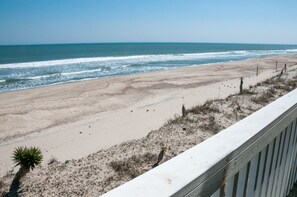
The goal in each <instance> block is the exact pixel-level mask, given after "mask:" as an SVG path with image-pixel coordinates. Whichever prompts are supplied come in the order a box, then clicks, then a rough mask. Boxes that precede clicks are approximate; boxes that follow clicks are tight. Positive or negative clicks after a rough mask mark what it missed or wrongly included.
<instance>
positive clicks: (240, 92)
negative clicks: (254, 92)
mask: <svg viewBox="0 0 297 197" xmlns="http://www.w3.org/2000/svg"><path fill="white" fill-rule="evenodd" d="M242 86H243V77H240V86H239V94H242Z"/></svg>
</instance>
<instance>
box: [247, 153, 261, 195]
mask: <svg viewBox="0 0 297 197" xmlns="http://www.w3.org/2000/svg"><path fill="white" fill-rule="evenodd" d="M259 156H260V153H258V154H257V155H256V156H254V157H253V159H252V160H251V166H250V174H249V178H248V185H247V192H246V196H255V183H256V176H257V169H258V163H260V162H258V160H259V161H260V157H259Z"/></svg>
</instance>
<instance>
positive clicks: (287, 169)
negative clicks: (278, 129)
mask: <svg viewBox="0 0 297 197" xmlns="http://www.w3.org/2000/svg"><path fill="white" fill-rule="evenodd" d="M295 123H296V122H295V121H292V123H291V127H290V128H289V129H290V142H289V148H288V152H287V160H286V166H285V172H284V177H283V181H282V187H281V194H282V196H287V185H288V182H289V174H290V169H291V163H292V158H293V148H294V140H295V136H296V135H295V132H294V130H295V126H296V124H295Z"/></svg>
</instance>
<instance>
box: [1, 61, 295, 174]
mask: <svg viewBox="0 0 297 197" xmlns="http://www.w3.org/2000/svg"><path fill="white" fill-rule="evenodd" d="M296 58H297V55H286V56H273V57H266V58H253V59H249V60H243V61H234V62H228V63H218V64H211V65H207V66H193V67H192V66H190V67H184V68H178V69H172V70H165V71H154V72H148V73H137V74H131V75H124V76H116V77H108V78H104V79H95V80H88V81H82V82H73V83H67V84H59V85H53V86H48V87H38V88H33V89H26V90H20V91H13V92H4V93H0V100H1V103H0V112H2V113H0V122H3V124H1V127H0V147H1V148H0V149H1V150H0V154H1V158H0V169H1V171H0V175H1V176H2V175H4V174H5V173H6V171H7V170H10V169H11V168H12V166H13V165H12V161H10V160H11V159H10V156H11V153H12V151H13V150H14V148H15V147H16V146H24V145H27V146H39V147H40V148H41V150H42V152H43V153H44V156H45V159H44V162H47V161H48V160H49V159H50V158H51V157H55V158H57V159H58V160H59V161H65V160H69V159H79V158H82V157H85V156H88V155H89V154H91V153H94V152H97V151H98V150H100V149H104V148H108V147H111V146H113V145H116V144H119V143H121V142H124V141H127V140H132V139H139V138H141V137H144V136H146V135H147V134H148V133H150V132H151V131H152V130H156V129H159V128H160V127H161V126H162V125H163V124H164V123H165V122H166V120H168V119H170V118H172V117H173V116H174V114H180V113H181V106H182V104H185V105H186V107H191V106H194V105H197V104H201V103H203V102H205V101H207V100H209V99H219V98H226V97H227V96H229V95H230V94H234V93H236V92H238V90H239V88H238V86H239V77H241V76H243V77H244V88H247V87H248V86H249V85H254V84H256V83H257V82H260V81H263V80H265V79H267V78H270V77H271V76H272V75H273V74H276V73H275V72H274V70H275V69H274V67H275V64H272V63H271V62H272V61H275V60H276V59H277V60H282V61H288V62H291V60H294V59H296ZM255 65H258V66H260V69H259V73H260V74H259V76H258V77H256V76H255V73H256V67H255ZM282 66H283V65H282ZM218 71H219V72H218ZM202 93H203V94H202ZM131 111H132V112H131ZM32 122H33V123H34V124H32ZM11 131H14V132H15V133H12V132H11ZM28 133H30V134H28ZM15 135H23V136H22V137H18V138H17V139H8V140H6V141H5V140H4V141H3V139H5V138H7V137H9V136H10V137H11V138H15V137H16V136H15ZM78 145H79V146H78Z"/></svg>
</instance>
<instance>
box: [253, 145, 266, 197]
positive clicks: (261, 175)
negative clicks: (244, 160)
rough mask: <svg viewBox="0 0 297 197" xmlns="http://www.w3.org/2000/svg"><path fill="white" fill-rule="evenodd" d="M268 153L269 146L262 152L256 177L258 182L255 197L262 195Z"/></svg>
mask: <svg viewBox="0 0 297 197" xmlns="http://www.w3.org/2000/svg"><path fill="white" fill-rule="evenodd" d="M266 153H267V148H265V149H264V150H263V151H262V152H261V159H260V164H259V167H258V170H257V177H256V183H255V197H258V196H260V190H261V184H262V177H263V171H264V170H263V169H264V163H265V157H266Z"/></svg>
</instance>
